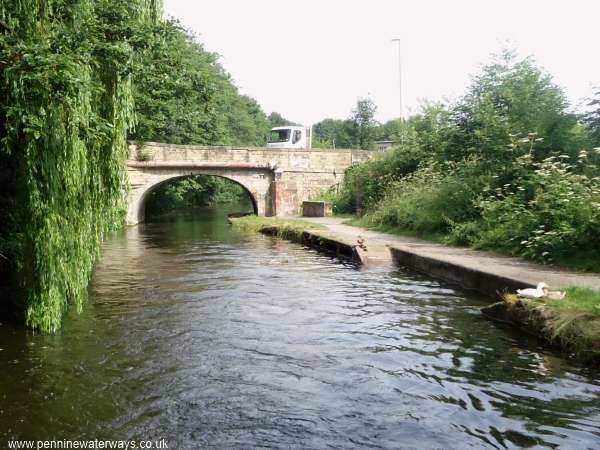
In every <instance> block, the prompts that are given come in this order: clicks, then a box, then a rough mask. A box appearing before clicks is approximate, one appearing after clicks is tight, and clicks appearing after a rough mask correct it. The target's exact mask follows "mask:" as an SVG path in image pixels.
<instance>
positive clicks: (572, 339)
mask: <svg viewBox="0 0 600 450" xmlns="http://www.w3.org/2000/svg"><path fill="white" fill-rule="evenodd" d="M504 301H505V304H506V307H507V311H508V313H509V315H510V317H511V319H512V320H514V321H515V322H517V323H519V324H522V325H524V326H525V327H526V328H528V329H530V330H531V331H533V332H535V333H536V334H539V335H541V336H543V337H544V338H545V339H546V340H548V341H549V342H550V343H552V344H555V345H557V346H559V347H561V348H563V349H565V350H567V351H569V352H572V353H573V354H574V355H575V356H576V357H577V358H579V359H581V360H584V361H595V362H599V361H600V292H596V291H593V290H591V289H584V288H577V287H571V288H568V289H567V290H566V296H565V298H564V299H562V300H530V299H523V298H520V297H518V296H516V295H513V294H509V295H506V296H505V299H504Z"/></svg>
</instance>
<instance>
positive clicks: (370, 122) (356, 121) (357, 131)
mask: <svg viewBox="0 0 600 450" xmlns="http://www.w3.org/2000/svg"><path fill="white" fill-rule="evenodd" d="M376 111H377V106H376V105H375V103H374V102H373V100H371V99H370V98H359V99H358V100H357V102H356V107H355V108H354V109H353V110H352V115H351V116H350V120H351V122H352V126H353V129H352V131H353V135H354V144H355V146H356V147H358V148H361V149H364V150H368V149H370V148H372V147H373V143H374V141H375V130H376V127H377V126H378V125H379V123H378V122H377V121H376V120H375V112H376Z"/></svg>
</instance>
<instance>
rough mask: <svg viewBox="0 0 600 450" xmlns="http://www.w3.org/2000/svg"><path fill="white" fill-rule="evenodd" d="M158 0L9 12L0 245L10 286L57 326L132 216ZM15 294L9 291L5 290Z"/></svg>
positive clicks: (1, 42)
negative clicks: (129, 137) (138, 64)
mask: <svg viewBox="0 0 600 450" xmlns="http://www.w3.org/2000/svg"><path fill="white" fill-rule="evenodd" d="M157 8H158V6H157V5H156V2H154V1H151V0H137V1H130V2H119V1H114V0H101V1H95V2H92V1H85V0H84V1H79V2H69V1H65V0H54V1H39V0H19V1H16V0H14V1H13V0H6V1H4V2H2V3H1V4H0V17H2V20H3V21H4V22H5V23H6V24H7V25H8V28H7V29H5V30H3V33H2V34H1V35H0V61H1V63H0V64H2V72H1V73H0V86H1V89H2V91H1V95H2V101H1V102H0V116H1V120H0V123H1V124H2V132H1V138H2V144H1V148H0V162H1V164H0V167H2V170H1V171H0V183H2V184H1V187H0V207H1V208H2V211H1V212H0V213H1V214H2V217H3V218H4V217H7V218H8V220H6V221H4V219H3V221H2V222H3V224H2V236H3V238H2V240H1V241H0V245H1V246H2V248H1V249H0V253H2V254H3V255H5V256H6V259H7V260H8V261H10V268H9V271H10V272H11V273H12V274H13V275H14V278H13V281H14V285H13V286H11V288H12V289H11V291H10V293H11V294H10V297H11V298H12V299H13V302H15V303H17V307H18V309H20V310H21V311H24V316H25V320H26V323H27V324H28V325H29V326H31V327H32V328H34V329H38V330H42V331H54V330H56V329H57V328H59V326H60V321H61V317H62V315H63V313H64V311H65V309H66V307H67V305H68V304H69V303H73V304H75V305H77V306H78V307H81V304H82V302H83V300H84V299H85V296H86V288H87V283H88V279H89V276H90V274H91V270H92V265H93V263H94V260H95V258H96V256H97V253H98V248H99V242H100V239H101V238H102V236H103V235H104V234H105V233H106V232H107V231H108V230H109V229H111V228H114V227H115V226H118V225H119V224H121V223H122V219H123V205H122V199H123V194H124V190H125V187H126V186H125V172H124V168H125V164H124V161H125V159H126V155H127V145H126V139H125V138H126V132H127V129H128V128H129V127H130V126H131V125H132V124H133V120H134V108H133V95H132V88H131V70H132V61H133V59H134V56H135V50H136V48H137V43H138V41H139V37H140V35H139V34H138V30H140V29H143V24H145V23H147V22H148V21H151V20H155V19H156V18H157V17H158V14H159V11H158V9H157ZM4 298H6V296H3V299H4Z"/></svg>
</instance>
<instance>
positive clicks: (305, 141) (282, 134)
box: [267, 125, 310, 148]
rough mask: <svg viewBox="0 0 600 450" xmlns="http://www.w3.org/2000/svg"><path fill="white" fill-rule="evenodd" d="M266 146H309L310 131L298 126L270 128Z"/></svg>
mask: <svg viewBox="0 0 600 450" xmlns="http://www.w3.org/2000/svg"><path fill="white" fill-rule="evenodd" d="M267 147H268V148H310V133H309V131H308V130H307V129H306V128H304V127H300V126H292V125H289V126H283V127H274V128H271V132H270V133H269V137H268V139H267Z"/></svg>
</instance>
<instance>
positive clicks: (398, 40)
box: [392, 38, 404, 121]
mask: <svg viewBox="0 0 600 450" xmlns="http://www.w3.org/2000/svg"><path fill="white" fill-rule="evenodd" d="M392 42H397V43H398V78H399V83H400V121H402V119H403V118H404V111H403V109H402V52H401V50H400V38H395V39H392Z"/></svg>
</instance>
